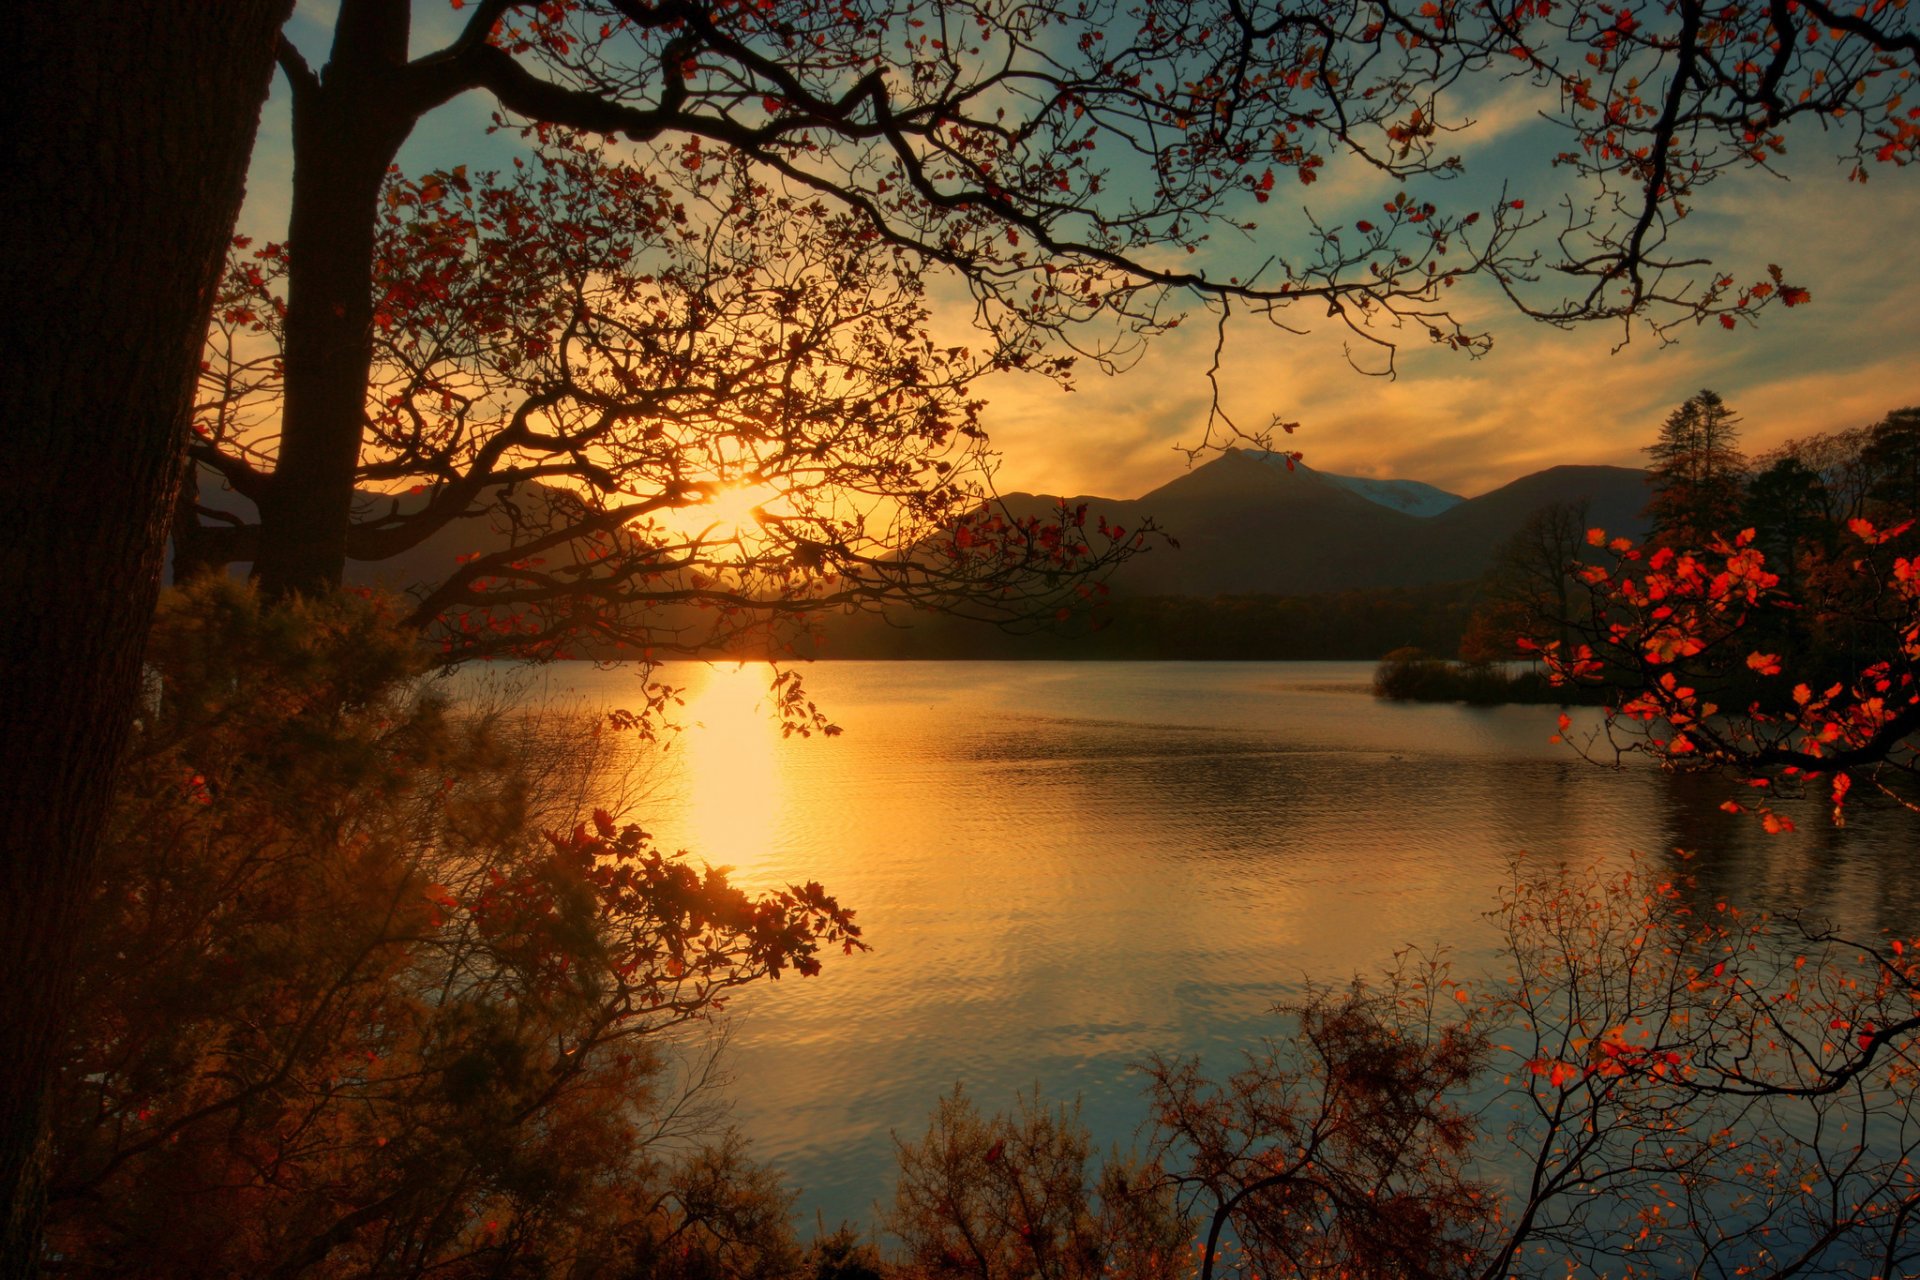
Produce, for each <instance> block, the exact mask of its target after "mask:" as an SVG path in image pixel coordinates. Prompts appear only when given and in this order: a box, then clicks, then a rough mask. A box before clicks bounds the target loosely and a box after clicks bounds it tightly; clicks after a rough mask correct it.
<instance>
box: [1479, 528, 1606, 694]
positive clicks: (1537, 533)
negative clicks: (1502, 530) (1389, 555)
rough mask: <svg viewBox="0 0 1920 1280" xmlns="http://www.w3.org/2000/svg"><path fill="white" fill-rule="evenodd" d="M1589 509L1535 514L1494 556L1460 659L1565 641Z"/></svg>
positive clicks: (1490, 657)
mask: <svg viewBox="0 0 1920 1280" xmlns="http://www.w3.org/2000/svg"><path fill="white" fill-rule="evenodd" d="M1587 527H1588V524H1587V503H1586V501H1585V500H1581V501H1578V502H1552V503H1548V504H1547V505H1546V506H1544V507H1541V508H1540V509H1539V510H1537V511H1535V512H1533V513H1532V514H1531V515H1529V516H1528V517H1527V519H1526V522H1525V523H1524V524H1522V525H1521V526H1520V528H1519V529H1518V530H1517V531H1515V533H1514V534H1513V536H1512V537H1510V538H1508V539H1507V540H1506V541H1505V542H1503V543H1502V544H1501V545H1500V549H1499V550H1498V551H1496V552H1495V553H1494V560H1493V564H1492V565H1491V566H1489V568H1488V569H1487V574H1486V577H1485V578H1484V579H1483V580H1482V583H1481V588H1480V601H1479V603H1478V604H1477V605H1476V606H1475V608H1474V613H1473V617H1472V619H1471V620H1469V622H1468V624H1467V635H1466V638H1465V639H1463V640H1462V642H1461V646H1460V648H1461V657H1463V658H1466V659H1467V660H1468V661H1483V662H1484V661H1489V660H1493V659H1500V658H1510V657H1514V656H1516V655H1517V654H1519V653H1520V652H1521V650H1520V649H1519V648H1518V647H1517V646H1516V645H1515V641H1516V640H1517V639H1518V638H1520V637H1522V636H1524V637H1526V638H1528V639H1529V640H1531V641H1532V642H1533V643H1534V644H1536V645H1540V644H1545V643H1547V642H1548V641H1550V640H1564V639H1565V638H1566V634H1567V628H1568V626H1569V625H1570V624H1571V620H1572V616H1573V615H1572V607H1573V595H1574V592H1575V586H1576V579H1575V577H1574V573H1575V570H1576V568H1577V567H1578V563H1579V559H1580V556H1581V555H1582V553H1583V552H1584V551H1585V550H1586V546H1587Z"/></svg>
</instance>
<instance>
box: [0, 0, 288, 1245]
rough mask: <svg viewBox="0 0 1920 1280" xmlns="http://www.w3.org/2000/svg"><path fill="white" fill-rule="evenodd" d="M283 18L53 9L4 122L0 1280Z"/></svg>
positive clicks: (37, 30)
mask: <svg viewBox="0 0 1920 1280" xmlns="http://www.w3.org/2000/svg"><path fill="white" fill-rule="evenodd" d="M291 8H292V0H226V2H225V3H221V4H217V5H216V4H208V3H206V0H148V2H147V3H142V4H134V5H128V4H120V3H110V2H109V0H95V2H93V3H43V4H33V5H25V6H21V7H19V8H18V9H17V10H15V11H13V12H11V13H10V14H9V17H8V59H7V64H8V70H7V75H6V76H5V78H4V86H5V87H4V88H0V102H3V103H4V118H5V119H6V120H7V122H8V127H7V129H6V131H5V134H4V141H0V172H4V173H5V174H6V180H5V182H4V183H0V350H4V351H5V353H6V354H5V358H4V359H3V360H0V449H3V450H4V457H5V459H6V466H5V468H4V470H0V503H3V506H0V509H4V511H5V512H6V515H5V520H6V533H5V535H4V538H5V541H4V546H3V549H0V601H4V602H5V606H6V616H5V622H4V626H5V644H4V646H0V715H4V717H5V723H4V725H0V742H4V743H5V755H6V760H5V768H4V770H0V1028H4V1029H5V1030H4V1036H3V1037H0V1038H4V1041H5V1045H6V1054H7V1061H6V1064H5V1067H4V1068H0V1198H4V1202H5V1210H4V1212H5V1218H4V1222H0V1275H5V1276H7V1277H14V1276H23V1275H30V1274H32V1273H33V1271H34V1270H35V1269H36V1267H37V1264H38V1258H39V1252H40V1245H39V1235H40V1216H41V1206H42V1204H43V1202H44V1190H45V1186H44V1179H45V1155H46V1153H45V1147H44V1134H45V1130H46V1126H45V1116H44V1114H43V1108H44V1104H45V1098H46V1092H47V1090H46V1086H47V1083H48V1074H49V1072H50V1070H51V1065H52V1062H53V1053H54V1051H55V1046H56V1044H57V1042H58V1037H59V1035H60V1033H61V1025H60V1019H61V1016H62V1011H63V1006H64V1004H65V1002H66V999H67V996H68V992H69V989H70V985H71V981H72V969H73V965H72V953H73V947H74V945H75V929H76V925H77V923H78V919H79V916H80V914H81V911H82V910H83V908H84V906H85V903H86V898H87V895H88V892H89V891H90V889H91V881H92V875H93V863H94V852H95V847H96V845H97V843H98V839H99V833H100V829H101V820H102V817H103V816H104V814H105V811H106V808H107V804H108V801H109V799H110V797H111V794H112V790H113V783H114V774H115V770H116V767H117V763H118V760H119V755H120V751H121V748H122V746H123V744H124V742H125V739H126V733H127V729H128V726H129V724H130V720H131V716H132V714H133V711H134V708H135V705H136V699H137V696H138V691H139V684H140V651H141V645H142V642H143V640H144V637H145V634H146V627H147V623H148V620H149V618H150V617H151V615H152V612H153V601H154V596H155V593H156V591H157V589H158V582H159V573H160V562H161V552H162V548H163V544H164V540H165V538H166V533H167V526H168V522H169V519H170V517H171V515H172V512H173V498H174V491H175V487H176V486H177V484H178V482H179V476H180V467H181V459H182V456H183V449H184V447H185V438H186V423H187V415H188V412H189V409H190V406H191V404H192V394H193V386H194V381H195V377H196V371H197V369H198V367H199V355H200V346H201V343H202V341H203V340H204V337H205V332H206V325H207V318H208V312H209V309H210V308H211V305H212V298H213V287H214V282H215V280H216V278H217V274H218V272H219V269H220V264H221V260H222V257H223V254H224V251H225V247H226V243H227V237H228V236H229V235H230V234H231V232H232V228H233V221H234V218H235V216H236V214H237V213H238V212H239V208H240V199H241V194H242V191H243V189H244V182H245V176H246V166H247V157H248V153H249V152H250V151H251V149H252V144H253V136H254V131H255V128H256V126H257V124H258V121H259V113H260V105H261V103H262V102H263V101H264V100H265V97H266V91H267V85H268V81H269V79H270V78H271V75H272V70H273V55H274V49H275V44H276V40H277V33H278V31H279V28H280V25H281V23H282V22H283V21H284V20H285V19H286V16H287V13H288V12H289V10H290V9H291Z"/></svg>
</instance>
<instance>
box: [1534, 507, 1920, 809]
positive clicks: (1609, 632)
mask: <svg viewBox="0 0 1920 1280" xmlns="http://www.w3.org/2000/svg"><path fill="white" fill-rule="evenodd" d="M1907 527H1908V526H1907V525H1901V526H1896V527H1894V528H1892V529H1885V530H1882V529H1879V528H1876V527H1875V526H1874V525H1873V524H1872V523H1871V522H1870V521H1866V520H1862V519H1855V520H1853V521H1850V522H1849V527H1848V532H1847V535H1846V537H1847V539H1848V544H1847V545H1845V546H1844V547H1843V550H1842V552H1841V557H1840V559H1841V563H1842V565H1843V566H1844V569H1843V570H1842V575H1843V576H1842V583H1841V586H1842V588H1843V589H1834V588H1832V587H1831V586H1830V587H1828V588H1827V589H1826V591H1825V593H1824V594H1822V595H1819V596H1812V597H1802V598H1797V599H1796V598H1791V597H1788V596H1787V595H1786V594H1785V593H1784V592H1782V591H1781V590H1780V589H1779V588H1780V581H1781V579H1780V577H1779V575H1777V574H1775V573H1774V572H1773V571H1772V570H1771V569H1770V568H1769V567H1768V563H1767V558H1766V556H1765V555H1764V554H1762V553H1761V551H1760V550H1759V548H1758V547H1756V546H1754V545H1753V541H1754V535H1753V531H1752V530H1750V529H1749V530H1746V531H1744V532H1742V533H1740V534H1739V535H1737V536H1736V537H1735V538H1734V539H1733V540H1732V541H1726V540H1722V539H1716V540H1715V541H1714V543H1713V545H1712V546H1711V547H1710V548H1709V549H1708V550H1706V551H1702V552H1698V553H1696V552H1691V551H1682V552H1676V551H1675V550H1674V549H1673V548H1672V547H1670V546H1665V547H1658V548H1654V549H1652V550H1649V549H1647V548H1642V547H1636V546H1635V545H1633V544H1632V543H1631V542H1629V541H1628V540H1627V539H1625V538H1617V539H1614V540H1613V541H1612V542H1607V539H1606V536H1605V534H1604V533H1603V532H1602V531H1601V530H1598V529H1595V530H1593V531H1591V533H1590V538H1591V539H1592V541H1593V542H1594V544H1595V545H1596V546H1599V545H1602V544H1604V545H1605V546H1606V549H1607V551H1608V553H1609V554H1610V556H1611V559H1612V563H1611V564H1608V563H1604V562H1601V561H1599V560H1596V561H1595V563H1592V564H1589V565H1588V566H1587V567H1586V568H1584V569H1583V570H1582V571H1581V576H1582V578H1583V580H1584V581H1585V583H1586V584H1587V587H1588V589H1589V592H1590V595H1591V599H1592V607H1591V613H1590V619H1591V621H1590V623H1589V625H1588V626H1587V627H1586V628H1584V629H1583V631H1582V634H1581V636H1580V639H1579V642H1578V643H1576V644H1575V645H1574V646H1573V647H1572V648H1571V649H1566V650H1563V649H1560V648H1559V647H1558V646H1557V645H1555V646H1551V647H1549V648H1548V649H1547V650H1546V652H1545V658H1546V661H1547V663H1548V665H1549V667H1550V668H1551V669H1552V671H1553V672H1554V675H1555V678H1556V679H1557V680H1561V681H1565V682H1568V683H1574V684H1587V685H1592V686H1597V687H1601V688H1605V689H1607V690H1608V691H1609V697H1610V701H1609V703H1608V708H1607V716H1606V722H1605V726H1604V734H1605V741H1606V743H1607V745H1608V747H1609V749H1610V750H1611V751H1612V752H1613V753H1614V754H1615V755H1616V756H1617V755H1620V754H1624V753H1627V752H1637V753H1643V754H1646V755H1649V756H1651V757H1653V758H1654V759H1655V760H1657V761H1659V762H1660V763H1661V764H1662V765H1664V766H1666V767H1668V768H1673V769H1685V770H1719V769H1724V770H1728V771H1731V772H1732V773H1734V774H1735V775H1736V776H1738V777H1739V778H1740V779H1741V780H1742V781H1744V782H1746V783H1748V784H1750V785H1751V786H1752V787H1753V788H1754V790H1753V792H1752V797H1753V798H1751V799H1748V800H1735V799H1730V800H1728V801H1727V802H1726V803H1725V804H1724V805H1723V806H1722V807H1723V808H1726V809H1728V810H1730V811H1732V812H1740V811H1742V810H1744V809H1748V808H1751V809H1753V810H1754V811H1755V812H1756V813H1757V814H1758V815H1759V817H1760V819H1761V820H1762V822H1764V823H1765V825H1766V826H1767V828H1768V830H1770V831H1779V830H1791V829H1792V825H1793V824H1792V822H1791V820H1789V819H1787V818H1785V817H1783V816H1781V815H1779V814H1776V813H1775V812H1774V810H1773V807H1772V804H1771V803H1770V801H1769V797H1770V796H1771V795H1773V794H1774V793H1775V791H1776V790H1785V791H1788V792H1797V791H1799V790H1801V789H1803V788H1807V787H1814V786H1817V787H1821V788H1824V789H1826V790H1827V791H1828V792H1829V794H1830V795H1831V797H1832V801H1833V816H1834V820H1835V821H1836V822H1837V821H1840V820H1841V819H1842V813H1843V806H1844V804H1845V801H1846V799H1847V796H1848V793H1849V791H1850V790H1851V788H1852V787H1853V785H1854V783H1855V781H1856V780H1859V781H1866V782H1869V783H1872V784H1874V785H1876V786H1877V787H1879V788H1880V789H1881V790H1882V791H1884V792H1886V793H1887V794H1889V795H1891V796H1893V797H1895V798H1896V799H1899V800H1900V801H1901V803H1904V804H1908V805H1910V806H1911V805H1912V804H1913V803H1914V800H1913V798H1912V797H1911V796H1905V795H1903V793H1902V792H1901V791H1900V790H1899V788H1898V787H1897V786H1896V784H1897V782H1898V780H1899V779H1900V778H1901V777H1902V776H1903V775H1911V774H1913V773H1914V772H1915V770H1916V768H1917V767H1920V755H1917V754H1916V742H1915V737H1916V734H1920V571H1916V567H1915V563H1914V561H1913V560H1911V559H1910V558H1908V557H1906V556H1902V555H1899V554H1897V552H1896V551H1895V550H1894V548H1893V547H1892V546H1891V545H1890V544H1892V543H1893V542H1894V541H1895V540H1896V539H1898V538H1899V537H1900V536H1901V535H1902V534H1903V533H1904V532H1906V529H1907ZM1801 617H1804V618H1805V623H1804V624H1803V625H1809V626H1811V627H1812V628H1814V629H1815V630H1816V637H1817V635H1818V631H1819V630H1820V629H1828V630H1832V629H1840V630H1841V631H1842V635H1843V638H1844V640H1845V642H1846V643H1845V645H1844V646H1832V645H1830V646H1828V648H1827V650H1826V652H1825V653H1823V654H1818V655H1816V656H1814V657H1813V658H1811V659H1809V660H1808V661H1807V662H1806V663H1805V665H1803V666H1801V667H1799V668H1790V667H1788V666H1786V665H1785V664H1784V663H1783V661H1782V659H1781V655H1780V654H1778V653H1775V652H1770V651H1767V650H1763V649H1759V648H1755V647H1754V642H1755V641H1756V640H1757V639H1760V638H1763V637H1766V636H1768V635H1777V634H1779V632H1780V630H1781V629H1782V626H1783V625H1784V624H1783V622H1782V619H1797V618H1801ZM1863 636H1864V637H1865V639H1864V641H1863V639H1862V637H1863ZM1855 644H1861V645H1862V647H1863V648H1864V653H1856V652H1855V651H1854V645H1855ZM1836 664H1837V665H1836ZM1830 673H1831V678H1829V674H1830ZM1564 727H1565V726H1564V724H1563V728H1564ZM1591 745H1592V744H1589V747H1590V746H1591Z"/></svg>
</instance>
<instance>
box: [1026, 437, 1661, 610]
mask: <svg viewBox="0 0 1920 1280" xmlns="http://www.w3.org/2000/svg"><path fill="white" fill-rule="evenodd" d="M1005 501H1006V503H1007V505H1008V506H1009V508H1010V509H1012V510H1013V511H1014V512H1015V513H1016V514H1022V515H1025V514H1044V513H1045V512H1046V511H1049V510H1052V509H1053V507H1054V506H1055V504H1056V503H1057V502H1058V499H1055V498H1050V497H1047V496H1044V495H1033V494H1011V495H1008V496H1007V497H1006V498H1005ZM1067 501H1068V502H1069V503H1072V504H1078V503H1081V502H1085V503H1087V504H1088V507H1089V510H1090V511H1092V512H1095V513H1098V514H1099V515H1100V516H1101V517H1102V518H1104V519H1106V520H1107V521H1109V522H1110V523H1118V524H1120V525H1122V526H1124V527H1126V528H1129V529H1132V528H1138V527H1139V526H1140V525H1141V524H1142V523H1143V522H1144V521H1145V520H1147V519H1149V518H1151V519H1152V520H1153V521H1154V523H1155V524H1156V525H1157V526H1158V527H1160V528H1161V529H1164V530H1165V531H1166V532H1167V533H1168V534H1169V535H1171V536H1172V537H1173V538H1174V539H1175V540H1177V541H1178V543H1179V545H1178V546H1177V547H1169V546H1164V545H1163V546H1155V547H1153V548H1152V549H1151V550H1149V551H1148V552H1147V553H1146V554H1144V555H1141V556H1138V557H1136V558H1135V559H1134V560H1132V561H1130V562H1129V563H1128V564H1126V565H1123V566H1122V567H1121V569H1120V570H1119V571H1118V572H1117V573H1115V575H1114V577H1113V579H1112V586H1113V588H1114V590H1115V591H1117V592H1122V593H1126V594H1131V595H1143V596H1147V595H1151V596H1214V595H1253V594H1258V595H1311V594H1316V593H1320V592H1332V591H1347V590H1372V589H1378V588H1392V587H1421V586H1429V585H1433V584H1436V583H1443V582H1460V581H1466V580H1469V579H1473V578H1478V577H1480V576H1481V575H1482V574H1483V573H1484V572H1485V571H1486V569H1487V567H1488V565H1489V564H1490V563H1491V562H1492V560H1493V557H1494V555H1495V553H1496V552H1497V551H1498V549H1499V547H1500V545H1501V543H1503V542H1505V541H1506V540H1507V539H1508V538H1510V537H1511V536H1513V534H1514V533H1516V532H1517V531H1518V530H1519V529H1520V527H1521V526H1522V525H1523V524H1524V523H1525V522H1526V519H1527V517H1528V516H1530V515H1532V514H1533V513H1534V512H1535V511H1537V510H1539V509H1540V508H1541V507H1544V506H1546V505H1548V504H1550V503H1554V502H1568V503H1571V502H1585V503H1586V504H1587V507H1588V515H1587V519H1588V522H1589V523H1590V524H1592V525H1597V526H1599V527H1602V528H1605V529H1606V530H1607V531H1608V532H1609V533H1611V534H1625V535H1626V536H1628V537H1635V538H1637V537H1641V536H1644V534H1645V532H1646V527H1647V526H1646V521H1645V519H1644V518H1643V517H1642V516H1641V514H1640V513H1641V511H1642V509H1643V508H1644V507H1645V506H1646V502H1647V486H1646V473H1645V472H1644V471H1640V470H1637V469H1635V468H1631V467H1608V466H1558V467H1549V468H1548V469H1546V470H1545V471H1538V472H1535V473H1533V474H1531V475H1527V476H1522V477H1520V478H1519V479H1517V480H1514V481H1512V482H1511V483H1509V484H1506V485H1502V486H1501V487H1500V488H1498V489H1495V490H1493V491H1492V492H1490V493H1484V494H1481V495H1480V496H1479V497H1476V498H1461V497H1459V496H1458V495H1456V494H1450V493H1448V492H1446V491H1445V490H1443V489H1439V488H1437V487H1435V486H1432V485H1428V484H1425V483H1423V482H1421V481H1415V480H1371V479H1367V478H1362V477H1353V476H1336V475H1330V474H1327V473H1324V472H1319V471H1315V470H1314V469H1313V468H1312V467H1309V466H1307V465H1306V464H1304V463H1296V464H1295V465H1294V467H1293V469H1292V470H1288V469H1287V468H1286V467H1285V466H1284V465H1283V461H1282V459H1281V458H1280V457H1279V455H1274V454H1262V453H1258V452H1253V451H1244V450H1238V449H1228V450H1226V451H1225V452H1224V453H1222V454H1221V455H1220V456H1218V457H1216V458H1214V459H1212V460H1211V461H1209V462H1207V463H1206V464H1204V465H1202V466H1199V467H1195V468H1194V469H1193V470H1191V471H1189V472H1187V473H1186V474H1185V475H1182V476H1179V477H1177V478H1176V479H1174V480H1172V481H1170V482H1168V483H1167V484H1164V485H1161V486H1160V487H1159V488H1157V489H1154V490H1152V491H1151V492H1149V493H1146V494H1144V495H1142V496H1141V497H1138V498H1132V499H1112V498H1099V497H1090V496H1084V495H1083V496H1076V497H1072V498H1069V499H1067Z"/></svg>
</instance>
